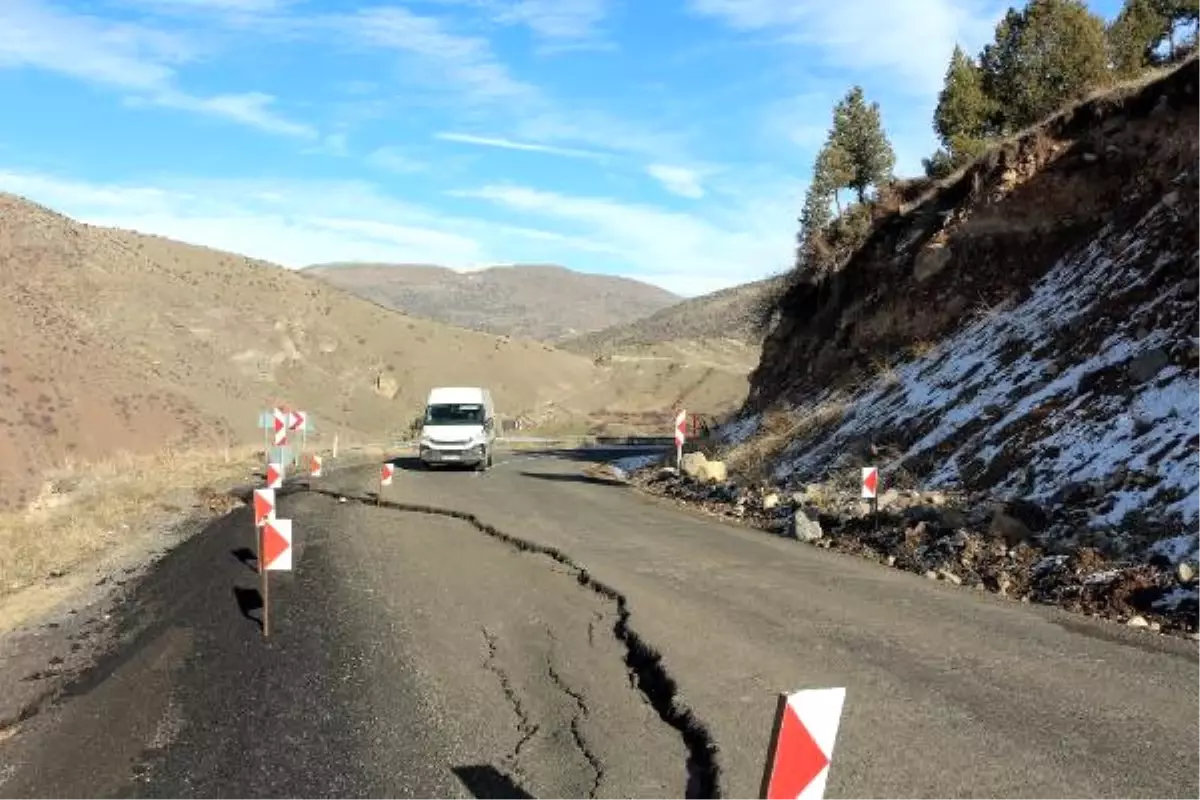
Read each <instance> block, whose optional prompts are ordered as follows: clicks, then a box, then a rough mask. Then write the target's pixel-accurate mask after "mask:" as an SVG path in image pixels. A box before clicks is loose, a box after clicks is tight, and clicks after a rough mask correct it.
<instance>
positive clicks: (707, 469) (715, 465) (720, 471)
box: [698, 461, 729, 483]
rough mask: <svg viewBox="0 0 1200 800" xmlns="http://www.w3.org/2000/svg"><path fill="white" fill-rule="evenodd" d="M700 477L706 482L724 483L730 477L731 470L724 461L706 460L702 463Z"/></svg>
mask: <svg viewBox="0 0 1200 800" xmlns="http://www.w3.org/2000/svg"><path fill="white" fill-rule="evenodd" d="M699 471H700V474H699V476H698V477H699V479H700V480H702V481H704V482H705V483H724V482H725V481H727V480H728V479H729V471H728V469H727V468H726V467H725V462H724V461H705V462H704V463H703V464H701V465H700V470H699Z"/></svg>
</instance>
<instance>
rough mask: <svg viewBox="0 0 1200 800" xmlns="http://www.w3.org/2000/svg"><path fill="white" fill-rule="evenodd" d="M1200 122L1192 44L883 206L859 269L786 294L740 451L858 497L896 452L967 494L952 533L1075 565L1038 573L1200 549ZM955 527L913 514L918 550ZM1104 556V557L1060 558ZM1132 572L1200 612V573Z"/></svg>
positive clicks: (894, 467) (928, 477)
mask: <svg viewBox="0 0 1200 800" xmlns="http://www.w3.org/2000/svg"><path fill="white" fill-rule="evenodd" d="M1198 135H1200V131H1198V129H1197V69H1196V61H1195V59H1194V58H1193V59H1192V60H1191V61H1189V62H1187V63H1186V64H1185V65H1183V66H1182V67H1180V68H1179V69H1178V70H1176V71H1174V72H1172V73H1170V74H1169V75H1166V76H1162V77H1159V78H1157V79H1155V80H1153V81H1152V82H1149V83H1148V84H1144V85H1140V86H1129V87H1125V88H1123V89H1121V90H1118V91H1116V92H1114V93H1111V94H1109V95H1106V96H1103V97H1100V98H1097V99H1095V100H1092V101H1089V102H1086V103H1084V104H1082V105H1080V106H1079V107H1077V108H1073V109H1070V110H1067V111H1065V112H1063V113H1062V114H1061V115H1058V116H1057V117H1055V118H1053V119H1051V120H1049V121H1048V122H1047V123H1045V124H1044V125H1042V126H1039V127H1038V128H1036V129H1034V130H1031V131H1029V132H1027V133H1026V134H1023V135H1022V136H1020V137H1018V138H1017V139H1016V140H1014V141H1012V142H1009V143H1007V144H1005V145H1003V146H1001V147H999V148H998V149H996V150H995V151H994V152H992V153H990V154H989V155H988V156H985V157H984V158H983V159H982V160H981V161H980V162H978V163H976V164H975V165H973V166H971V167H969V168H968V169H967V170H966V171H965V172H964V173H963V174H962V175H961V176H960V177H958V178H957V179H952V180H951V181H949V182H947V183H946V184H945V185H944V186H942V187H940V188H939V189H938V190H937V191H935V192H934V193H932V194H931V195H930V196H928V197H926V198H924V199H922V200H919V201H918V202H916V203H915V204H914V205H913V206H912V207H911V208H905V209H902V210H901V211H900V212H898V213H896V214H894V215H893V216H891V217H890V218H888V219H885V220H882V221H881V223H880V224H879V225H878V227H877V229H876V230H875V232H874V234H873V235H872V237H871V239H870V240H869V241H868V243H867V244H866V245H865V246H864V247H863V248H862V250H861V251H860V252H859V253H858V254H857V255H856V256H855V257H854V258H853V259H852V260H851V261H850V263H849V264H848V265H847V267H846V268H845V269H844V270H843V271H842V272H840V273H838V274H836V275H833V276H832V277H830V278H828V279H826V280H824V281H823V282H821V283H818V284H810V283H801V284H798V285H796V286H794V287H793V288H791V289H790V290H789V291H788V292H787V294H786V295H785V296H783V298H782V301H781V305H780V309H779V310H780V312H781V319H780V321H779V323H778V324H777V325H776V327H775V328H774V330H773V331H772V332H771V334H770V335H769V336H768V338H767V340H766V343H765V346H764V350H763V356H762V361H761V363H760V364H759V366H758V368H757V369H756V370H755V372H754V374H753V376H752V378H751V391H750V399H749V402H748V404H747V407H746V409H745V413H744V414H743V419H742V420H739V421H738V422H737V423H736V424H733V425H731V426H730V427H729V428H727V429H726V431H725V432H724V435H725V439H726V441H727V443H728V445H729V446H730V447H731V448H732V449H731V450H730V451H729V453H728V455H729V456H730V457H731V458H733V460H734V461H738V460H741V461H742V462H745V461H746V460H747V458H748V457H749V456H753V457H755V458H758V459H759V460H760V461H761V462H762V463H761V464H760V466H761V467H763V468H765V470H766V473H767V475H768V476H769V478H770V479H771V480H772V481H773V482H775V483H777V484H780V485H782V486H784V487H788V488H796V487H801V486H805V485H808V484H811V483H813V482H823V481H832V483H831V484H829V485H830V486H834V487H840V488H836V491H835V493H837V492H842V493H847V492H853V493H854V494H857V492H856V485H857V483H856V482H857V467H858V466H859V465H863V464H873V465H877V466H878V467H880V472H881V480H882V482H883V485H884V486H885V487H894V488H896V489H901V490H922V491H925V490H942V491H947V492H953V493H955V496H956V497H957V498H958V500H957V501H956V502H961V503H963V504H965V505H964V510H965V511H966V512H967V513H968V517H966V518H964V517H961V516H960V517H956V518H953V519H952V518H944V517H939V516H937V515H935V517H934V519H936V520H941V522H940V523H939V525H941V526H943V527H945V526H949V527H948V528H947V530H948V531H949V533H954V532H955V530H956V529H958V531H959V533H960V534H962V533H963V531H964V530H967V529H971V530H977V528H976V527H975V526H977V525H982V526H983V527H982V529H981V530H983V532H984V533H985V534H987V535H989V536H991V537H993V538H995V537H997V536H1002V538H1003V539H1005V540H1007V544H1008V546H1009V547H1011V546H1012V545H1013V544H1014V543H1015V542H1023V543H1024V544H1026V545H1029V546H1033V547H1035V548H1041V550H1033V551H1030V552H1043V553H1046V554H1047V558H1051V559H1052V560H1051V561H1046V562H1037V566H1036V567H1035V566H1033V562H1030V564H1026V565H1025V566H1027V567H1029V568H1030V569H1032V570H1034V573H1031V574H1041V573H1040V572H1038V570H1041V571H1043V572H1044V571H1045V570H1051V572H1050V573H1046V574H1055V575H1056V574H1057V573H1055V572H1054V570H1056V569H1068V567H1070V569H1075V570H1076V572H1075V573H1073V574H1076V575H1081V574H1085V573H1086V572H1087V571H1088V570H1089V569H1090V570H1092V571H1095V570H1096V569H1098V568H1099V567H1098V566H1097V565H1103V564H1105V563H1107V562H1105V559H1111V560H1112V562H1111V563H1115V564H1121V563H1129V562H1130V561H1132V562H1139V563H1144V562H1145V561H1146V560H1149V562H1150V563H1151V564H1154V563H1158V564H1160V565H1163V566H1165V567H1167V568H1168V569H1171V568H1173V567H1172V566H1171V565H1174V564H1176V563H1177V562H1179V561H1181V560H1187V559H1191V560H1193V561H1194V559H1195V558H1196V555H1197V536H1196V525H1197V522H1198V517H1200V471H1198V465H1197V461H1196V452H1197V449H1198V447H1200V420H1198V417H1200V400H1198V393H1200V372H1198V356H1200V351H1198V349H1197V345H1198V344H1200V337H1198V330H1197V318H1198V314H1200V304H1198V302H1197V296H1198V286H1200V281H1198V275H1197V258H1198V249H1197V237H1198V235H1200V230H1198V225H1197V215H1198V213H1200V203H1198V200H1197V194H1198V188H1200V187H1198V176H1197V166H1196V165H1197V157H1198V155H1200V153H1198V150H1197V140H1198ZM743 466H745V464H743ZM830 491H834V490H832V489H831V490H830ZM827 493H828V492H827ZM850 497H851V505H853V494H852V495H850ZM997 501H999V502H1002V503H1008V504H1010V506H1011V504H1012V503H1014V502H1017V501H1019V502H1020V504H1021V505H1019V506H1011V507H1012V508H1020V509H1022V510H1021V511H1020V512H1019V513H1018V512H1016V511H1014V513H1013V514H1007V512H1005V513H1001V512H999V511H994V507H989V505H988V504H990V503H994V502H997ZM835 505H836V504H835ZM1002 507H1009V506H1002ZM977 512H979V513H978V514H977ZM1014 516H1015V517H1017V518H1018V519H1016V521H1015V522H1014ZM968 519H969V520H973V521H972V522H971V523H970V525H966V524H965V522H966V520H968ZM989 520H990V522H989ZM826 521H827V522H828V520H826ZM832 524H835V525H837V524H841V523H837V522H834V523H832ZM846 524H849V523H846ZM989 524H990V526H991V527H990V528H989V527H988V525H989ZM935 527H936V526H935ZM935 527H930V528H929V529H928V531H926V529H925V528H922V529H921V531H918V532H916V533H914V531H913V530H911V529H910V530H908V531H907V532H905V530H904V529H903V528H900V529H898V530H899V533H898V534H897V535H901V538H900V539H899V540H897V542H899V545H897V546H898V547H901V549H903V547H902V546H908V545H905V544H904V542H908V544H909V545H912V546H915V544H913V543H918V544H919V543H920V542H921V541H922V537H924V536H927V535H934V533H933V532H934V531H935ZM936 530H938V531H940V530H941V528H936ZM856 535H857V534H856ZM889 535H890V534H889ZM936 535H941V534H940V533H937V534H936ZM947 535H948V534H947ZM963 535H965V534H963ZM906 537H907V538H906ZM946 541H949V540H946ZM962 541H964V542H968V541H970V539H969V537H967V538H965V539H963V540H962ZM988 541H989V542H990V541H991V540H988ZM876 544H877V545H878V547H877V546H876V545H871V547H875V548H876V549H878V548H879V547H884V545H879V544H878V543H876ZM1003 544H1004V543H1003V542H1001V546H1000V547H999V550H998V551H997V552H999V553H1001V554H1002V555H1003V554H1004V553H1008V554H1009V555H1008V556H1006V557H1010V558H1016V556H1014V555H1012V554H1013V553H1016V552H1017V551H1016V550H1009V549H1006V548H1005V547H1004V546H1003ZM889 546H890V545H889ZM939 546H940V545H939ZM986 547H991V544H987V545H986ZM1086 548H1095V551H1093V552H1098V553H1099V555H1098V556H1087V557H1083V556H1079V558H1080V559H1082V560H1080V561H1078V562H1076V561H1071V562H1069V563H1068V562H1065V561H1062V560H1058V561H1053V559H1062V558H1067V556H1070V557H1071V558H1076V555H1077V554H1079V553H1081V552H1083V549H1086ZM868 549H870V548H868ZM918 550H919V552H918V555H919V556H920V554H921V553H925V554H927V555H928V554H932V553H933V552H934V545H932V544H930V545H928V546H925V545H922V547H921V548H918ZM883 552H888V550H887V548H886V547H884V550H883ZM891 552H893V554H894V553H895V552H898V551H897V550H892V551H891ZM958 557H959V558H965V557H964V556H961V555H960V556H958ZM910 560H911V559H910ZM1033 561H1037V559H1036V558H1035V559H1033ZM913 563H917V564H923V565H925V566H921V567H920V568H921V569H933V570H935V571H936V570H937V569H941V567H939V566H937V565H934V566H933V567H930V566H928V564H929V563H932V562H931V561H930V560H929V559H927V558H924V556H921V557H919V558H916V560H914V561H913ZM1072 564H1074V565H1075V566H1070V565H1072ZM964 565H965V566H964ZM1088 565H1090V566H1088ZM955 568H956V569H959V570H960V574H961V570H963V569H968V568H969V565H966V562H965V561H964V562H963V563H962V564H959V565H958V566H956V567H955ZM1011 568H1012V569H1015V568H1016V567H1015V566H1013V567H1011ZM1115 574H1117V573H1111V572H1109V573H1097V575H1098V576H1099V577H1096V578H1095V579H1094V580H1093V584H1094V585H1095V586H1096V587H1101V588H1104V587H1111V586H1121V587H1123V588H1119V589H1113V590H1112V591H1114V592H1117V594H1120V593H1121V592H1124V594H1123V595H1121V596H1122V597H1127V598H1128V597H1132V598H1135V599H1136V597H1143V598H1145V597H1159V598H1160V599H1161V601H1162V602H1163V603H1168V604H1172V603H1174V604H1178V603H1179V602H1183V601H1187V602H1190V603H1192V604H1193V606H1192V607H1193V608H1194V603H1195V591H1196V590H1195V579H1194V567H1188V568H1184V567H1181V568H1180V572H1179V575H1178V581H1179V584H1180V587H1179V591H1178V592H1175V591H1174V590H1172V589H1170V586H1172V585H1174V584H1173V581H1174V580H1175V578H1174V577H1166V578H1164V577H1162V575H1159V574H1158V573H1154V574H1150V573H1137V574H1134V575H1133V577H1132V578H1130V581H1132V583H1127V584H1120V583H1119V582H1118V583H1115V584H1114V583H1113V580H1114V578H1113V576H1114V575H1115ZM1130 574H1133V573H1130ZM1172 574H1173V573H1172ZM1005 580H1007V578H1006V579H1005ZM1079 580H1082V578H1080V579H1079ZM1122 580H1124V579H1122ZM1162 581H1166V583H1165V584H1164V583H1162ZM1093 584H1089V586H1092V585H1093ZM1139 587H1140V588H1139ZM1164 587H1165V588H1164ZM1189 587H1190V588H1189ZM1150 589H1153V590H1154V591H1153V592H1150ZM1104 590H1105V591H1108V589H1104ZM1168 590H1170V591H1168ZM1056 591H1060V592H1066V591H1069V590H1067V589H1060V590H1056ZM1088 591H1092V589H1088ZM1137 592H1141V593H1142V594H1140V595H1139V594H1137ZM1131 593H1132V594H1131ZM1189 598H1190V600H1189ZM1131 602H1132V601H1131ZM1155 602H1156V603H1157V602H1158V601H1155ZM1143 605H1144V604H1143ZM1132 607H1134V608H1138V609H1140V610H1143V611H1145V610H1147V609H1146V608H1143V606H1139V605H1138V604H1137V603H1133V606H1132ZM1159 607H1160V606H1155V608H1159ZM1126 608H1127V607H1126ZM1126 613H1127V612H1126ZM1193 629H1194V626H1193Z"/></svg>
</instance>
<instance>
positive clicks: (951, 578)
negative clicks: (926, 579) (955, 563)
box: [938, 569, 962, 586]
mask: <svg viewBox="0 0 1200 800" xmlns="http://www.w3.org/2000/svg"><path fill="white" fill-rule="evenodd" d="M938 577H939V578H941V579H942V580H944V581H946V582H947V583H953V584H954V585H955V586H962V578H960V577H958V576H957V575H955V574H954V573H953V572H951V571H950V570H948V569H942V570H938Z"/></svg>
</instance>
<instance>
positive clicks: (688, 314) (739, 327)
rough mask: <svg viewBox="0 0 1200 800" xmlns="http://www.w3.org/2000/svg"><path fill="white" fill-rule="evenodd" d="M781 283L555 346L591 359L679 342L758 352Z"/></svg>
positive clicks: (682, 305) (724, 293) (723, 294)
mask: <svg viewBox="0 0 1200 800" xmlns="http://www.w3.org/2000/svg"><path fill="white" fill-rule="evenodd" d="M783 282H784V279H783V278H780V277H776V278H768V279H766V280H761V281H755V282H753V283H747V284H743V285H741V286H734V287H732V288H730V289H722V290H721V291H719V292H713V293H712V294H706V295H702V296H700V297H693V298H689V299H687V300H683V301H681V302H678V303H675V304H673V305H670V306H668V307H666V308H663V309H661V310H658V311H655V312H654V313H652V314H649V315H648V316H644V317H642V318H639V319H636V320H633V321H632V322H627V323H623V324H617V325H612V326H610V327H607V328H605V329H603V330H598V331H595V332H592V333H586V334H583V335H579V336H571V337H564V338H562V339H560V340H559V341H558V343H557V344H558V346H559V347H562V348H563V349H565V350H571V351H572V352H576V353H583V354H585V355H590V356H598V355H605V354H610V353H617V352H628V351H629V350H631V349H635V348H643V347H648V346H653V345H657V344H661V343H663V342H679V341H692V342H705V341H712V340H729V341H732V342H737V343H741V344H745V345H749V346H751V347H754V348H757V346H758V345H759V344H760V343H761V342H762V336H763V334H762V331H761V330H760V329H759V326H758V317H759V309H760V308H761V307H762V305H763V303H764V302H765V301H766V300H767V298H769V297H771V295H772V292H775V291H778V290H779V289H780V287H781V286H782V285H783Z"/></svg>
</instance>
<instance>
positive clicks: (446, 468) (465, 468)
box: [387, 456, 475, 472]
mask: <svg viewBox="0 0 1200 800" xmlns="http://www.w3.org/2000/svg"><path fill="white" fill-rule="evenodd" d="M387 463H389V464H391V465H393V466H394V467H395V468H396V469H401V470H406V471H408V472H474V471H475V468H474V467H473V466H472V465H469V464H456V463H446V464H438V465H437V466H436V467H432V468H430V467H427V466H426V465H424V464H422V463H421V459H419V458H415V457H413V456H397V457H396V458H392V459H388V462H387Z"/></svg>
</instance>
